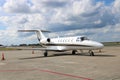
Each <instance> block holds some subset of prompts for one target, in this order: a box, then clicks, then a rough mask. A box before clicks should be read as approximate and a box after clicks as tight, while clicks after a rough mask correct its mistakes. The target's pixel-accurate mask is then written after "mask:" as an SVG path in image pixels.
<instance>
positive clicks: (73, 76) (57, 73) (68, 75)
mask: <svg viewBox="0 0 120 80" xmlns="http://www.w3.org/2000/svg"><path fill="white" fill-rule="evenodd" d="M24 71H40V72H46V73H51V74H56V75H62V76H67V77H72V78H79V79H82V80H93V79H90V78H85V77H81V76H76V75H72V74H66V73H60V72H55V71H51V70H43V69H21V70H20V69H19V70H0V72H24Z"/></svg>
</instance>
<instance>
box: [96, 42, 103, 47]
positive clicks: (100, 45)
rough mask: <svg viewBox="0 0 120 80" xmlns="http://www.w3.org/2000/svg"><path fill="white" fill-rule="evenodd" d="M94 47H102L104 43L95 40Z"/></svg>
mask: <svg viewBox="0 0 120 80" xmlns="http://www.w3.org/2000/svg"><path fill="white" fill-rule="evenodd" d="M96 47H98V48H103V47H104V45H103V44H102V43H100V42H96Z"/></svg>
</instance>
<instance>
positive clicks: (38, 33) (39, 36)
mask: <svg viewBox="0 0 120 80" xmlns="http://www.w3.org/2000/svg"><path fill="white" fill-rule="evenodd" d="M18 32H36V34H37V38H38V41H39V42H40V40H42V39H46V37H45V36H44V35H43V33H42V32H50V31H46V30H18Z"/></svg>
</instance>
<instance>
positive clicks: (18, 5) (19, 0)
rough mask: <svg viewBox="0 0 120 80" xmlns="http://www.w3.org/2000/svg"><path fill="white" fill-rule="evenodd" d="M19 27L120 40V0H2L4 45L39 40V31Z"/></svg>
mask: <svg viewBox="0 0 120 80" xmlns="http://www.w3.org/2000/svg"><path fill="white" fill-rule="evenodd" d="M19 29H44V30H49V31H52V33H50V34H46V36H49V37H57V36H75V35H77V36H80V35H85V36H87V37H89V38H90V39H92V40H96V41H100V42H104V41H107V42H109V41H120V0H0V44H4V45H11V44H22V43H27V44H29V43H38V41H37V38H36V35H35V34H33V33H30V34H28V33H18V32H17V30H19Z"/></svg>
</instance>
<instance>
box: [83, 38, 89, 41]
mask: <svg viewBox="0 0 120 80" xmlns="http://www.w3.org/2000/svg"><path fill="white" fill-rule="evenodd" d="M84 40H89V39H88V38H87V37H81V41H84Z"/></svg>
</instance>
